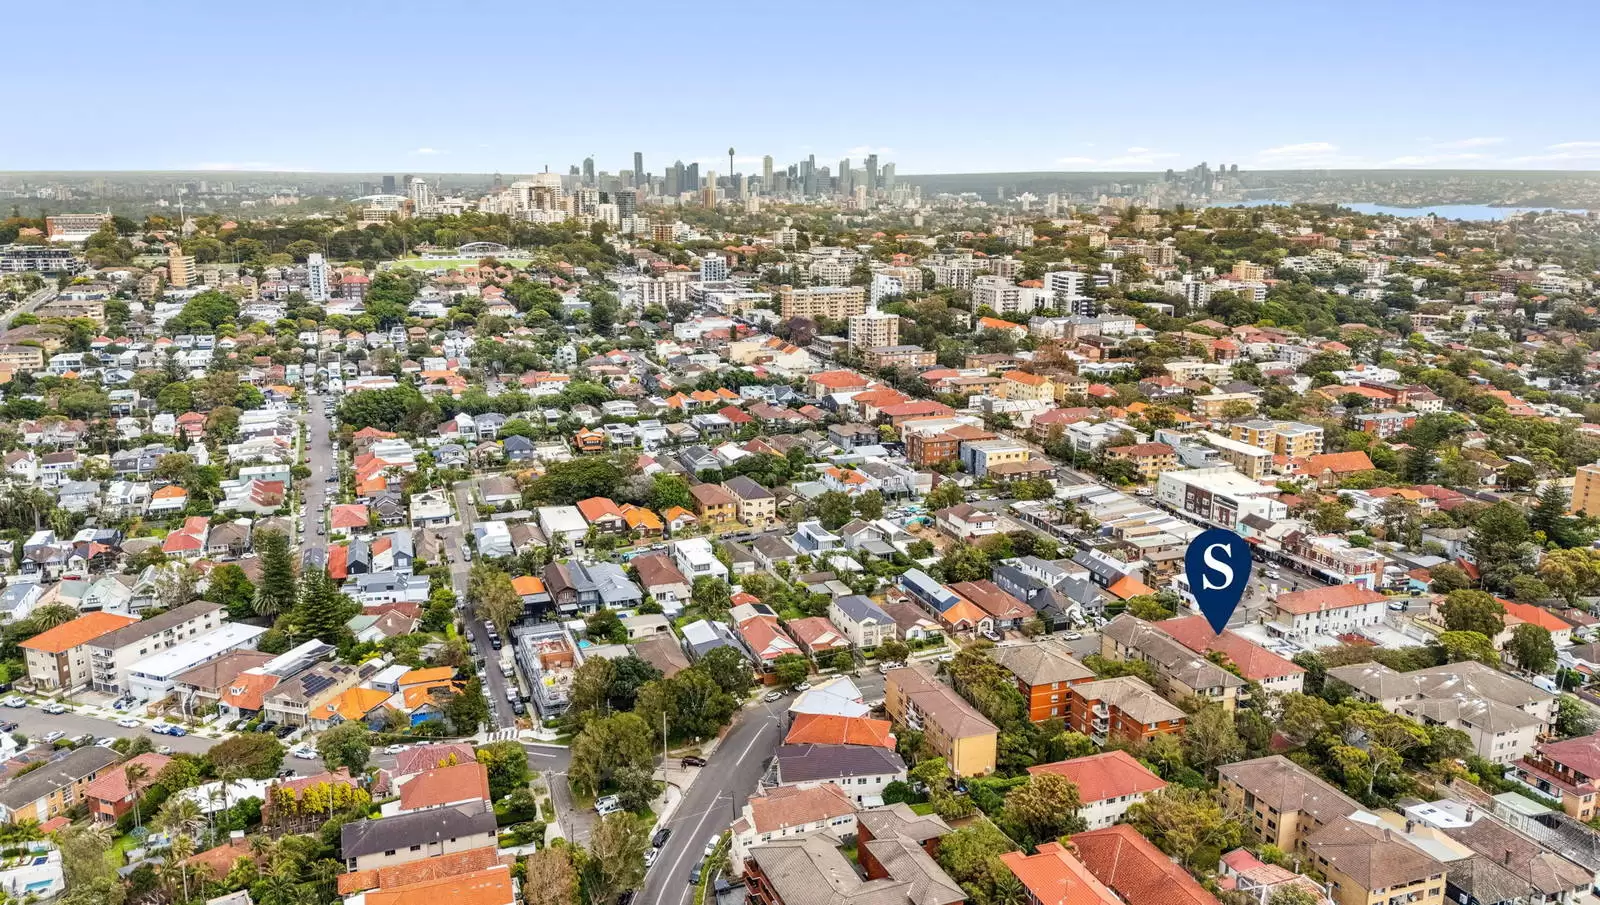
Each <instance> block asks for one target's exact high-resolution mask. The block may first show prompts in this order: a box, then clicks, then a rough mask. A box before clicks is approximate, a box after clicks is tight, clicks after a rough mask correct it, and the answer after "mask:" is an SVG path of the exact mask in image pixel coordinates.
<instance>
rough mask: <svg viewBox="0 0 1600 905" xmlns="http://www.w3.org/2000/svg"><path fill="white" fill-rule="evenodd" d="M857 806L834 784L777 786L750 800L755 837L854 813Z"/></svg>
mask: <svg viewBox="0 0 1600 905" xmlns="http://www.w3.org/2000/svg"><path fill="white" fill-rule="evenodd" d="M855 810H856V806H855V804H854V803H852V802H851V801H850V799H849V797H848V796H846V795H845V794H844V792H842V791H840V790H839V787H838V786H836V785H834V784H833V783H831V782H829V783H823V784H821V785H816V786H807V787H802V786H778V787H777V788H775V789H771V790H769V791H768V792H767V794H765V795H758V796H756V797H754V798H751V799H750V814H751V817H752V818H754V821H755V831H756V832H757V833H776V832H780V831H782V830H784V829H785V828H787V827H798V826H804V825H806V824H808V823H816V822H817V821H819V820H828V819H830V818H834V817H843V816H844V815H846V814H853V813H855Z"/></svg>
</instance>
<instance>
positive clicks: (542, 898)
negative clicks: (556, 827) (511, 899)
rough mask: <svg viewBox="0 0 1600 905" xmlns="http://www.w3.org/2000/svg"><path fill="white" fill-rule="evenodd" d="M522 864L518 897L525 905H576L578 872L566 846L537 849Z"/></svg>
mask: <svg viewBox="0 0 1600 905" xmlns="http://www.w3.org/2000/svg"><path fill="white" fill-rule="evenodd" d="M522 864H523V880H522V897H523V900H524V901H525V902H526V903H527V905H577V902H578V871H577V869H576V868H574V867H573V866H572V856H571V855H570V854H569V849H568V848H567V846H565V845H552V846H548V847H546V848H541V849H539V850H538V851H536V852H534V853H533V854H531V855H529V856H528V857H527V859H526V860H525V861H523V862H522Z"/></svg>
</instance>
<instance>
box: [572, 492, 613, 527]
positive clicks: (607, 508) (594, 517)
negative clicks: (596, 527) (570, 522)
mask: <svg viewBox="0 0 1600 905" xmlns="http://www.w3.org/2000/svg"><path fill="white" fill-rule="evenodd" d="M578 511H579V512H581V513H583V517H584V520H585V521H589V522H595V521H599V520H600V519H603V518H622V517H623V515H622V510H621V509H620V508H619V507H618V506H617V504H616V502H615V501H614V500H611V499H609V498H607V497H603V496H597V497H590V498H589V499H587V500H579V501H578Z"/></svg>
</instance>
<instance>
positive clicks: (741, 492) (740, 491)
mask: <svg viewBox="0 0 1600 905" xmlns="http://www.w3.org/2000/svg"><path fill="white" fill-rule="evenodd" d="M722 487H723V489H724V490H727V491H728V492H729V493H731V494H733V496H734V499H735V501H736V508H737V510H738V515H739V521H741V522H743V523H744V524H746V525H749V526H750V527H752V528H764V527H766V526H767V525H770V524H772V523H773V522H775V521H777V520H778V497H777V496H776V495H775V494H773V492H772V491H770V490H768V489H767V488H765V487H762V486H761V485H760V484H758V483H756V482H755V481H752V480H751V479H749V478H747V477H745V476H744V475H738V476H735V477H732V478H729V479H728V480H726V481H723V482H722Z"/></svg>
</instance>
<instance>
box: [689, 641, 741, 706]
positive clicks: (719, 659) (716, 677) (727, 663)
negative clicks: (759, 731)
mask: <svg viewBox="0 0 1600 905" xmlns="http://www.w3.org/2000/svg"><path fill="white" fill-rule="evenodd" d="M695 668H696V669H703V670H705V673H706V675H707V676H709V677H710V678H711V680H712V681H714V682H716V683H717V686H718V687H719V688H721V689H722V690H723V691H726V692H727V693H729V694H731V695H733V696H735V697H740V698H742V697H744V695H745V694H746V693H747V692H749V691H750V686H751V684H752V683H753V682H754V681H755V679H754V676H752V675H751V673H750V663H749V661H747V660H746V659H745V658H744V655H743V654H740V653H739V652H738V651H737V650H735V649H733V648H731V647H719V648H717V649H716V650H713V651H711V652H710V653H707V654H706V655H705V656H703V657H701V658H700V662H699V663H696V664H695Z"/></svg>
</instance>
